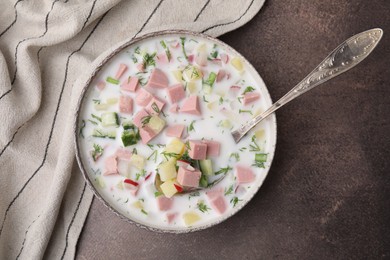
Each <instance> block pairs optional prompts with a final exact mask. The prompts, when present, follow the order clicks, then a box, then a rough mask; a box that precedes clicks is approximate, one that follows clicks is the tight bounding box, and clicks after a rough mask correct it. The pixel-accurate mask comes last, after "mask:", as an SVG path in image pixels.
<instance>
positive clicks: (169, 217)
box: [166, 213, 177, 224]
mask: <svg viewBox="0 0 390 260" xmlns="http://www.w3.org/2000/svg"><path fill="white" fill-rule="evenodd" d="M176 216H177V213H167V215H166V217H167V221H168V223H169V224H170V223H172V221H173V220H174V219H175V218H176Z"/></svg>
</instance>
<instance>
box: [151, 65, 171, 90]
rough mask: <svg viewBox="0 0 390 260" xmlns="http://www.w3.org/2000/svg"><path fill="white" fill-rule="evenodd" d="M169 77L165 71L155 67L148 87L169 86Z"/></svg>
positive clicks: (159, 87) (160, 87)
mask: <svg viewBox="0 0 390 260" xmlns="http://www.w3.org/2000/svg"><path fill="white" fill-rule="evenodd" d="M168 83H169V81H168V78H167V76H166V75H165V73H164V72H163V71H162V70H160V69H153V70H152V73H150V77H149V81H148V84H147V87H150V88H156V89H162V88H166V87H168Z"/></svg>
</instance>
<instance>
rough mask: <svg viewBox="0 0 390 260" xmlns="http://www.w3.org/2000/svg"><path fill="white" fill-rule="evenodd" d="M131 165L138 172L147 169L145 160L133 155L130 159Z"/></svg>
mask: <svg viewBox="0 0 390 260" xmlns="http://www.w3.org/2000/svg"><path fill="white" fill-rule="evenodd" d="M130 164H131V165H132V166H134V167H135V168H137V169H138V170H142V169H143V168H144V167H145V158H144V157H143V156H141V155H138V154H133V155H132V156H131V158H130Z"/></svg>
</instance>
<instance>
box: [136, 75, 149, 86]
mask: <svg viewBox="0 0 390 260" xmlns="http://www.w3.org/2000/svg"><path fill="white" fill-rule="evenodd" d="M138 82H139V84H140V85H141V86H145V85H146V84H147V83H148V80H147V79H146V78H144V77H142V76H139V77H138Z"/></svg>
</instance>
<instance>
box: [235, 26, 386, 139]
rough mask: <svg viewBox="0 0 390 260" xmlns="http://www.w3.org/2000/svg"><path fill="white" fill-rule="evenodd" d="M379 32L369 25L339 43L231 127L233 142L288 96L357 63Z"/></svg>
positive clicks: (373, 45)
mask: <svg viewBox="0 0 390 260" xmlns="http://www.w3.org/2000/svg"><path fill="white" fill-rule="evenodd" d="M382 35H383V31H382V29H379V28H376V29H371V30H368V31H365V32H362V33H359V34H356V35H354V36H352V37H351V38H349V39H348V40H346V41H345V42H343V43H342V44H340V45H339V46H338V47H337V48H336V49H335V50H334V51H332V52H331V53H330V54H329V55H328V57H326V58H325V59H324V60H323V61H322V62H321V63H320V64H319V65H318V66H317V67H316V68H315V69H314V70H313V71H312V72H311V73H310V74H309V75H307V76H306V77H305V78H304V79H303V80H302V81H301V82H299V83H298V84H297V85H296V86H295V87H294V88H293V89H291V90H290V91H289V92H288V93H287V94H286V95H284V96H283V97H282V98H281V99H279V100H278V101H276V102H275V103H274V104H273V105H272V106H271V107H270V108H268V109H267V110H266V111H265V112H263V113H262V114H261V115H258V116H257V117H255V118H253V119H252V120H251V121H249V122H248V123H246V124H244V125H242V126H241V127H240V128H238V129H237V130H235V131H233V132H232V135H233V138H234V140H235V142H236V143H238V142H239V141H240V140H241V138H242V137H244V135H245V134H246V133H247V132H249V131H250V130H251V129H252V128H253V127H254V126H256V125H257V124H258V123H259V122H260V121H261V120H263V119H264V118H266V117H267V116H269V115H270V114H272V113H273V112H275V111H276V110H277V109H279V108H280V107H282V106H284V105H285V104H287V103H288V102H290V101H291V100H293V99H295V98H296V97H298V96H300V95H302V94H303V93H305V92H306V91H309V90H310V89H312V88H314V87H316V86H318V85H320V84H322V83H324V82H325V81H328V80H330V79H332V78H334V77H336V76H338V75H340V74H341V73H343V72H346V71H347V70H349V69H351V68H353V67H354V66H356V65H357V64H359V63H360V62H361V61H362V60H364V59H365V58H366V57H367V56H368V55H369V54H370V53H371V52H372V50H373V49H374V48H375V47H376V45H377V44H378V42H379V41H380V39H381V38H382Z"/></svg>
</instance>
